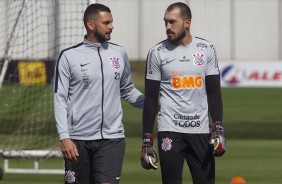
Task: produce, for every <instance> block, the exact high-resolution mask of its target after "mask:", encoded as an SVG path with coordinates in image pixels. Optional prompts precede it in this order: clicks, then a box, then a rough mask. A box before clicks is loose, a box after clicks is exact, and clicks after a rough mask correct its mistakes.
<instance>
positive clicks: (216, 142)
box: [209, 121, 226, 157]
mask: <svg viewBox="0 0 282 184" xmlns="http://www.w3.org/2000/svg"><path fill="white" fill-rule="evenodd" d="M209 143H210V144H211V145H212V146H213V150H214V151H213V154H214V156H216V157H220V156H222V155H223V154H224V153H225V151H226V140H225V137H224V129H223V126H222V122H220V121H216V122H213V123H212V134H211V139H210V142H209Z"/></svg>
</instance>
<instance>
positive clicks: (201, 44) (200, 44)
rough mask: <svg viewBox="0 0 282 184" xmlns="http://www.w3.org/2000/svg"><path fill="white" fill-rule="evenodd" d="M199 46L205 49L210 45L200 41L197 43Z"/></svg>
mask: <svg viewBox="0 0 282 184" xmlns="http://www.w3.org/2000/svg"><path fill="white" fill-rule="evenodd" d="M197 47H198V48H199V49H201V50H204V49H206V48H207V47H208V46H207V45H206V44H204V43H202V42H200V43H198V44H197Z"/></svg>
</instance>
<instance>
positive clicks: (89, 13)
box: [83, 3, 111, 24]
mask: <svg viewBox="0 0 282 184" xmlns="http://www.w3.org/2000/svg"><path fill="white" fill-rule="evenodd" d="M100 12H109V13H111V10H110V8H109V7H107V6H105V5H103V4H98V3H94V4H91V5H89V6H88V7H87V8H86V10H85V12H84V16H83V22H84V24H86V22H87V21H88V20H90V19H92V20H95V19H96V18H97V17H98V15H99V13H100Z"/></svg>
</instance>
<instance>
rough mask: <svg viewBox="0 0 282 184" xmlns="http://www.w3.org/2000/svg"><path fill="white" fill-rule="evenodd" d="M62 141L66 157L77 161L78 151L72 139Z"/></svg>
mask: <svg viewBox="0 0 282 184" xmlns="http://www.w3.org/2000/svg"><path fill="white" fill-rule="evenodd" d="M60 143H61V151H62V153H63V156H64V158H65V159H67V160H70V161H77V156H78V151H77V148H76V145H75V144H74V143H73V142H72V140H71V139H63V140H61V141H60Z"/></svg>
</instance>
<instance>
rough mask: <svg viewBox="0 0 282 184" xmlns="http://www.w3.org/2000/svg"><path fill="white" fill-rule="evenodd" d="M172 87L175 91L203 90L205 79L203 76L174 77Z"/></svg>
mask: <svg viewBox="0 0 282 184" xmlns="http://www.w3.org/2000/svg"><path fill="white" fill-rule="evenodd" d="M171 86H172V88H173V89H175V90H178V89H194V88H197V89H201V88H202V87H203V79H202V76H201V75H196V76H192V75H189V76H187V75H184V76H176V75H175V76H172V77H171Z"/></svg>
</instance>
